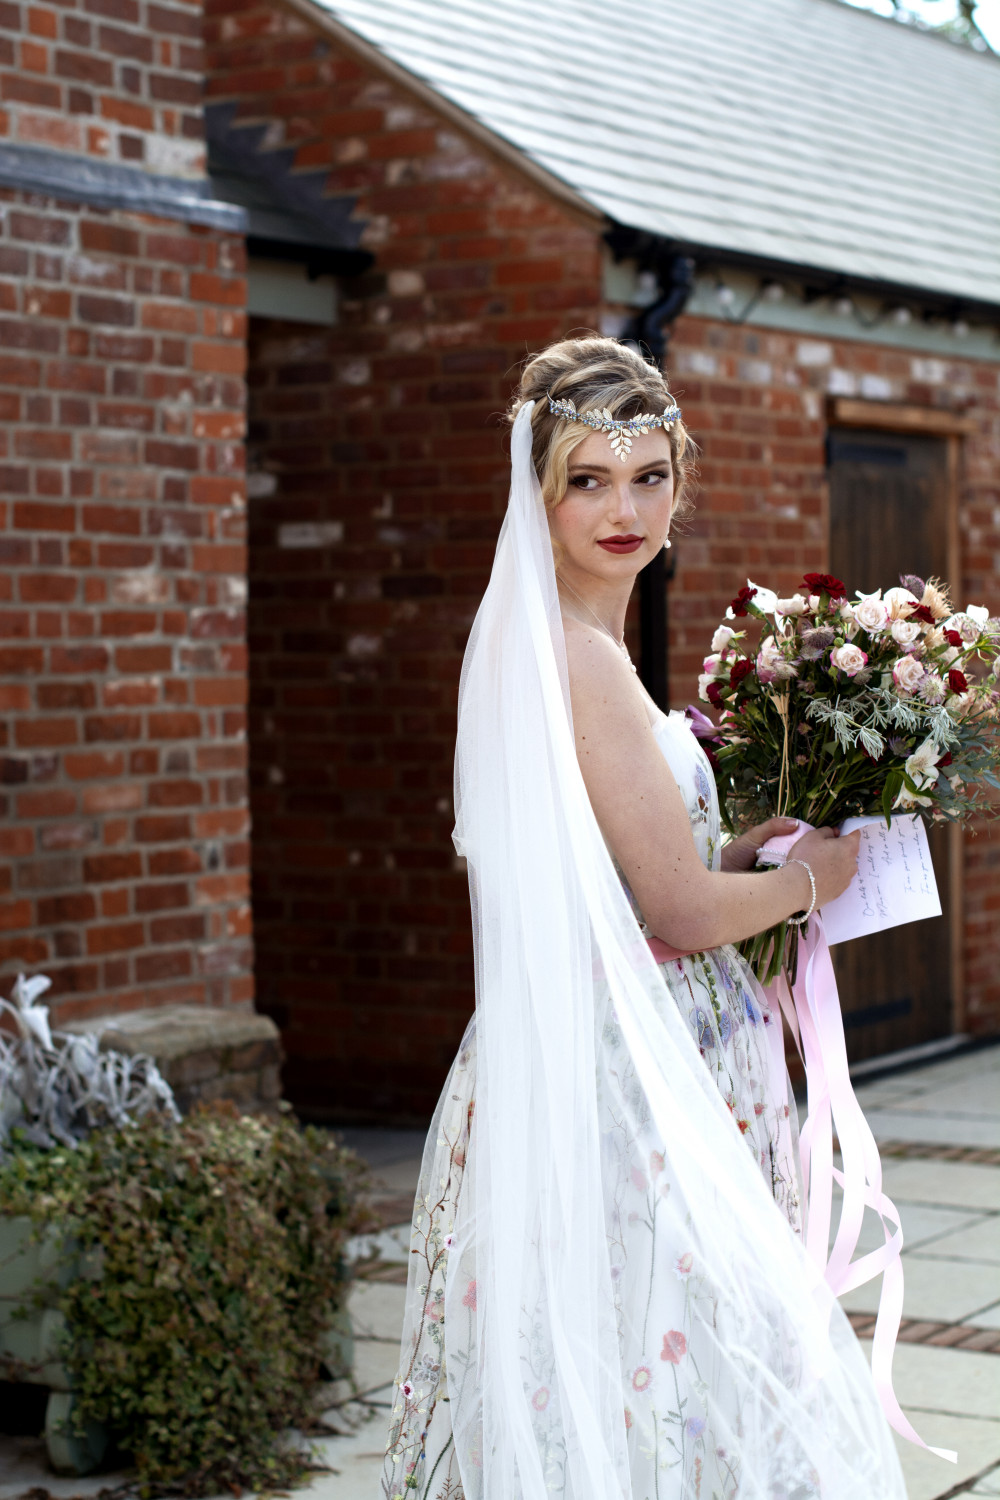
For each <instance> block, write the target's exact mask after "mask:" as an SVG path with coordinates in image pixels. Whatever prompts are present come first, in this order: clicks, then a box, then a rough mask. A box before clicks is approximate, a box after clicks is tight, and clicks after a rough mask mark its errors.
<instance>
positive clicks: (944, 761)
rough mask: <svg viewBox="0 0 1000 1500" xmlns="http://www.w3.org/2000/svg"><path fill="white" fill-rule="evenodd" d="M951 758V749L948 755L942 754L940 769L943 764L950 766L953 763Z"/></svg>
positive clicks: (939, 762) (939, 763)
mask: <svg viewBox="0 0 1000 1500" xmlns="http://www.w3.org/2000/svg"><path fill="white" fill-rule="evenodd" d="M951 758H952V757H951V751H950V750H949V751H948V754H947V755H942V757H941V759H940V760H939V761H938V770H940V769H941V767H942V766H950V765H951Z"/></svg>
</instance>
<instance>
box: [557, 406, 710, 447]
mask: <svg viewBox="0 0 1000 1500" xmlns="http://www.w3.org/2000/svg"><path fill="white" fill-rule="evenodd" d="M549 411H550V412H552V413H553V415H555V416H557V417H565V419H566V421H567V422H582V423H583V424H584V426H585V427H593V428H594V430H595V432H606V433H607V434H608V442H609V443H610V444H611V447H612V450H613V452H614V453H615V454H616V455H617V457H618V458H620V459H621V461H622V463H624V462H625V460H626V459H627V458H628V456H629V454H630V453H631V451H632V439H633V438H634V437H635V436H636V435H643V434H645V433H647V432H648V431H649V430H650V428H651V427H664V428H666V427H672V426H673V425H674V423H675V422H676V421H677V419H678V418H679V417H680V414H681V409H680V407H679V406H677V405H676V403H675V404H674V405H673V406H666V407H664V409H663V412H662V413H661V415H660V416H655V415H654V414H653V413H652V412H643V413H642V415H641V416H638V417H626V418H625V419H624V420H623V421H622V420H620V419H619V418H618V417H613V416H612V415H611V413H610V412H609V411H608V409H607V407H606V406H605V407H599V408H598V409H597V410H596V411H577V409H576V403H575V402H574V401H571V400H570V399H569V397H568V396H567V397H566V398H565V399H563V400H557V399H556V398H555V397H554V396H550V397H549Z"/></svg>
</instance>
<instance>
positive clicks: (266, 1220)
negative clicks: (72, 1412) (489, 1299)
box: [0, 1106, 365, 1495]
mask: <svg viewBox="0 0 1000 1500" xmlns="http://www.w3.org/2000/svg"><path fill="white" fill-rule="evenodd" d="M363 1174H364V1169H363V1165H362V1163H360V1162H359V1161H358V1159H357V1158H356V1157H354V1155H353V1154H352V1153H351V1152H349V1151H347V1150H345V1149H343V1148H342V1147H340V1146H338V1145H337V1144H336V1142H335V1141H334V1140H333V1138H332V1137H330V1136H328V1135H326V1134H324V1133H323V1132H321V1131H318V1130H315V1129H312V1128H307V1129H301V1128H300V1127H299V1126H298V1125H296V1124H295V1123H294V1122H293V1121H292V1120H290V1119H289V1118H287V1117H284V1118H279V1119H277V1120H273V1119H260V1118H256V1117H253V1118H252V1117H248V1116H240V1115H239V1114H238V1113H237V1112H236V1111H235V1110H234V1109H233V1108H232V1107H231V1106H229V1107H228V1108H227V1107H226V1106H216V1107H214V1108H211V1109H209V1108H203V1109H199V1110H197V1111H195V1113H193V1114H192V1115H191V1116H190V1117H189V1118H188V1119H186V1120H184V1121H183V1122H181V1123H179V1124H178V1123H175V1122H174V1121H172V1120H170V1119H167V1118H165V1117H163V1116H159V1117H154V1116H149V1117H147V1118H146V1119H144V1120H142V1121H141V1122H140V1123H139V1124H138V1125H132V1126H126V1127H124V1128H119V1129H112V1128H108V1129H104V1130H99V1131H95V1132H94V1133H93V1134H92V1135H90V1136H89V1137H88V1139H86V1140H85V1141H84V1142H83V1143H82V1144H80V1145H78V1146H76V1147H75V1148H70V1149H65V1150H55V1151H46V1150H41V1149H38V1148H35V1147H31V1146H23V1147H22V1149H21V1150H18V1151H15V1152H13V1153H12V1154H11V1155H10V1156H9V1157H8V1159H7V1160H6V1161H5V1162H4V1163H3V1165H2V1166H0V1212H4V1213H9V1214H28V1215H30V1216H31V1217H32V1219H33V1220H34V1222H35V1224H36V1226H37V1227H38V1229H39V1231H40V1232H41V1231H42V1230H44V1228H45V1226H46V1225H50V1224H53V1223H54V1224H56V1225H57V1226H59V1228H60V1230H61V1232H62V1233H63V1234H64V1237H65V1241H66V1245H67V1255H68V1256H70V1255H72V1256H79V1254H80V1252H81V1251H82V1252H83V1253H84V1255H85V1257H86V1258H87V1260H88V1262H89V1263H90V1264H92V1265H95V1266H96V1268H97V1269H96V1273H95V1274H94V1275H92V1276H88V1277H86V1278H84V1277H78V1278H77V1279H75V1280H72V1281H70V1283H69V1285H68V1286H67V1287H66V1289H65V1291H64V1292H63V1293H62V1295H61V1300H60V1307H61V1309H62V1311H63V1313H64V1314H65V1316H66V1319H67V1322H68V1325H69V1329H70V1334H69V1345H68V1347H67V1349H66V1351H65V1360H66V1364H67V1366H68V1368H69V1369H70V1371H71V1373H72V1375H73V1377H74V1382H75V1386H76V1394H77V1407H76V1420H77V1422H78V1423H79V1426H80V1428H81V1430H82V1428H83V1426H84V1424H85V1423H86V1422H87V1421H88V1420H90V1421H96V1422H100V1423H102V1424H104V1425H105V1426H106V1427H107V1428H108V1429H109V1430H110V1431H111V1433H112V1435H113V1437H114V1438H115V1440H116V1442H117V1443H118V1445H119V1447H120V1448H122V1449H123V1450H125V1451H126V1452H127V1453H128V1454H130V1456H131V1458H132V1460H133V1461H134V1463H135V1465H136V1468H137V1470H138V1473H139V1478H140V1481H141V1482H142V1484H143V1486H144V1489H145V1492H146V1493H147V1494H153V1493H162V1492H163V1490H164V1489H166V1488H169V1489H171V1490H176V1489H178V1488H179V1489H181V1490H183V1491H184V1492H185V1493H187V1494H192V1495H194V1494H210V1493H215V1492H217V1491H218V1490H219V1489H221V1488H228V1489H232V1490H233V1491H234V1492H236V1493H239V1490H240V1488H241V1487H243V1486H252V1487H255V1488H259V1487H273V1486H275V1485H278V1486H280V1485H284V1484H287V1483H288V1482H290V1481H292V1480H294V1479H295V1478H296V1477H297V1476H298V1475H299V1474H300V1473H301V1471H302V1468H303V1460H302V1456H301V1454H298V1453H296V1452H295V1451H294V1450H292V1449H291V1448H289V1447H287V1446H284V1445H283V1444H282V1442H281V1434H282V1432H283V1431H284V1430H285V1429H287V1428H288V1427H290V1426H293V1425H298V1424H302V1423H304V1422H305V1421H306V1419H307V1417H308V1412H309V1401H310V1396H311V1394H312V1391H313V1388H314V1387H315V1383H316V1382H317V1380H318V1379H319V1378H320V1374H321V1366H322V1362H323V1357H324V1334H325V1333H326V1331H327V1330H328V1328H329V1326H330V1321H331V1318H332V1315H333V1314H334V1312H335V1311H336V1310H337V1309H338V1308H339V1307H340V1306H341V1305H342V1303H343V1299H344V1296H345V1292H346V1286H347V1267H346V1264H345V1260H344V1243H345V1240H346V1238H347V1236H348V1235H349V1234H351V1233H353V1232H355V1231H356V1230H357V1229H359V1228H362V1227H364V1224H365V1221H364V1212H365V1211H364V1209H363V1208H362V1206H361V1198H360V1194H361V1191H362V1189H363V1186H364V1175H363Z"/></svg>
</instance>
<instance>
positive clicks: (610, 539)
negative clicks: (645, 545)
mask: <svg viewBox="0 0 1000 1500" xmlns="http://www.w3.org/2000/svg"><path fill="white" fill-rule="evenodd" d="M597 545H598V546H599V547H603V548H604V550H605V552H614V553H615V554H616V556H617V555H624V554H625V553H626V552H636V551H637V550H638V549H639V548H640V547H641V546H642V537H641V536H606V537H602V538H600V539H599V540H598V543H597Z"/></svg>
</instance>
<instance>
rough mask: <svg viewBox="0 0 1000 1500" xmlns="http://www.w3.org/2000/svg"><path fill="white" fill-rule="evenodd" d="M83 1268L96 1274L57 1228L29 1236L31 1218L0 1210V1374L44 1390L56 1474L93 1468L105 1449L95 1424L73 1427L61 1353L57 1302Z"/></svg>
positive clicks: (47, 1436)
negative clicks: (72, 1255) (67, 1250)
mask: <svg viewBox="0 0 1000 1500" xmlns="http://www.w3.org/2000/svg"><path fill="white" fill-rule="evenodd" d="M88 1274H89V1275H95V1274H99V1273H98V1271H97V1268H96V1267H95V1266H90V1267H87V1266H86V1265H84V1264H83V1263H81V1262H80V1261H79V1260H67V1259H65V1258H64V1256H63V1253H62V1246H61V1241H60V1236H59V1233H58V1231H56V1230H54V1229H51V1230H48V1231H47V1232H46V1234H45V1235H44V1236H43V1237H42V1238H41V1239H38V1240H33V1239H32V1224H31V1220H30V1219H28V1218H15V1217H9V1216H6V1215H4V1214H0V1379H2V1380H13V1381H25V1382H27V1383H28V1384H30V1385H40V1386H45V1387H46V1388H47V1389H48V1391H49V1399H48V1404H47V1406H46V1409H45V1444H46V1449H47V1451H48V1456H49V1462H50V1463H51V1465H52V1467H53V1469H55V1471H56V1473H57V1474H89V1473H91V1472H92V1471H93V1470H94V1469H96V1468H97V1466H98V1464H99V1463H100V1462H101V1459H102V1458H103V1457H104V1453H105V1450H106V1448H107V1434H106V1432H105V1431H104V1429H103V1427H99V1426H98V1425H97V1424H96V1423H91V1424H89V1425H88V1428H87V1432H86V1434H85V1435H84V1436H83V1437H80V1436H78V1435H77V1434H76V1433H75V1432H74V1431H73V1430H72V1425H71V1421H70V1419H71V1417H72V1414H73V1404H74V1396H73V1382H72V1379H71V1377H70V1374H69V1372H68V1370H67V1369H66V1367H65V1365H64V1364H63V1363H62V1353H61V1351H62V1347H63V1340H64V1337H65V1334H66V1320H65V1318H64V1317H63V1315H62V1313H61V1312H60V1311H59V1309H58V1307H56V1305H55V1303H56V1301H57V1296H58V1293H59V1292H60V1291H61V1290H63V1289H64V1288H65V1287H66V1286H68V1285H69V1282H70V1280H71V1278H72V1277H73V1276H79V1275H88ZM38 1294H41V1302H42V1305H39V1295H38Z"/></svg>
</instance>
